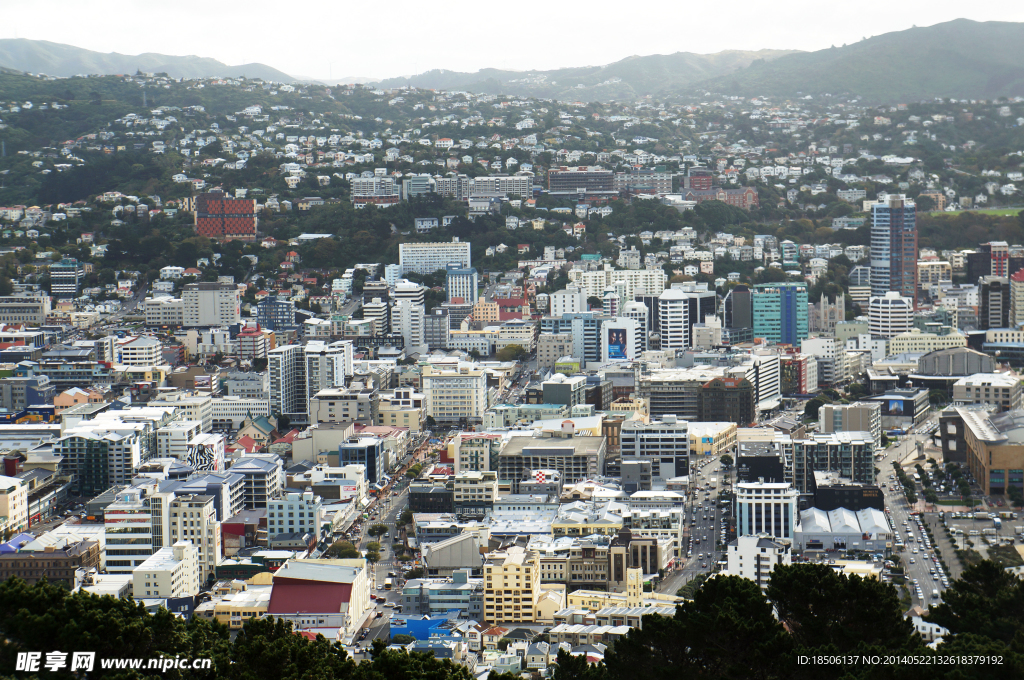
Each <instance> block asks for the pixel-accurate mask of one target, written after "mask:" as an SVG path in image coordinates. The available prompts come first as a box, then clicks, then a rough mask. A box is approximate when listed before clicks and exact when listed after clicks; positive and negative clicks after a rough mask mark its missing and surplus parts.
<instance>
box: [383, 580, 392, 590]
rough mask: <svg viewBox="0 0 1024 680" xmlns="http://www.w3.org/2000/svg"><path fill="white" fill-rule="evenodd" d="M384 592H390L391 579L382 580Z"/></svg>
mask: <svg viewBox="0 0 1024 680" xmlns="http://www.w3.org/2000/svg"><path fill="white" fill-rule="evenodd" d="M384 590H391V579H390V578H386V579H384Z"/></svg>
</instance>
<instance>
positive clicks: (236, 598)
mask: <svg viewBox="0 0 1024 680" xmlns="http://www.w3.org/2000/svg"><path fill="white" fill-rule="evenodd" d="M267 574H268V575H269V572H267ZM271 588H272V586H269V585H265V586H255V585H250V584H248V583H246V582H245V581H231V582H230V583H229V584H228V592H227V593H225V594H223V595H222V596H221V597H219V598H215V599H213V600H208V601H206V602H203V603H202V604H200V605H199V606H198V607H196V612H195V615H196V616H198V617H199V618H203V619H207V620H210V619H216V620H217V621H218V622H219V623H222V624H224V625H225V626H227V627H228V628H230V629H231V630H238V629H239V628H241V627H242V626H244V625H245V622H246V621H248V620H249V619H253V618H257V619H258V618H261V617H262V616H264V615H265V614H266V613H267V605H269V604H270V592H271Z"/></svg>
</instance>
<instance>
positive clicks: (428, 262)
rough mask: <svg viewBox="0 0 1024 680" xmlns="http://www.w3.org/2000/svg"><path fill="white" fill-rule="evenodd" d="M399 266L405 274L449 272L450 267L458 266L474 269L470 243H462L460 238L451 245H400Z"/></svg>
mask: <svg viewBox="0 0 1024 680" xmlns="http://www.w3.org/2000/svg"><path fill="white" fill-rule="evenodd" d="M398 264H399V265H400V266H401V267H402V272H403V273H404V274H407V273H409V272H413V273H416V274H433V273H434V272H436V271H444V270H447V268H448V265H456V266H457V267H458V268H460V269H469V268H470V267H472V261H471V258H470V252H469V243H462V242H460V241H459V240H458V238H456V239H454V240H453V241H452V242H451V243H402V244H399V246H398Z"/></svg>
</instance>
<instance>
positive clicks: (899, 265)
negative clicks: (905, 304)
mask: <svg viewBox="0 0 1024 680" xmlns="http://www.w3.org/2000/svg"><path fill="white" fill-rule="evenodd" d="M891 290H892V291H896V292H898V293H899V294H901V295H902V296H904V297H908V298H910V299H911V300H913V302H914V306H915V307H916V306H917V207H916V206H915V205H914V202H913V201H909V200H907V198H906V197H905V196H903V195H902V194H900V195H892V196H888V197H887V198H886V199H885V200H884V201H882V202H879V203H875V204H874V205H872V206H871V294H872V295H873V296H876V297H882V296H884V295H885V294H886V293H888V292H889V291H891Z"/></svg>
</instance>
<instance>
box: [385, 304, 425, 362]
mask: <svg viewBox="0 0 1024 680" xmlns="http://www.w3.org/2000/svg"><path fill="white" fill-rule="evenodd" d="M424 316H425V315H424V312H423V305H417V304H413V303H412V302H410V301H409V300H398V301H397V302H396V303H395V306H394V307H392V308H391V329H392V331H393V332H395V333H399V334H401V336H402V338H403V339H404V340H405V351H406V352H408V353H416V354H424V353H426V351H427V344H426V340H425V338H424V326H425V323H424Z"/></svg>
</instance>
